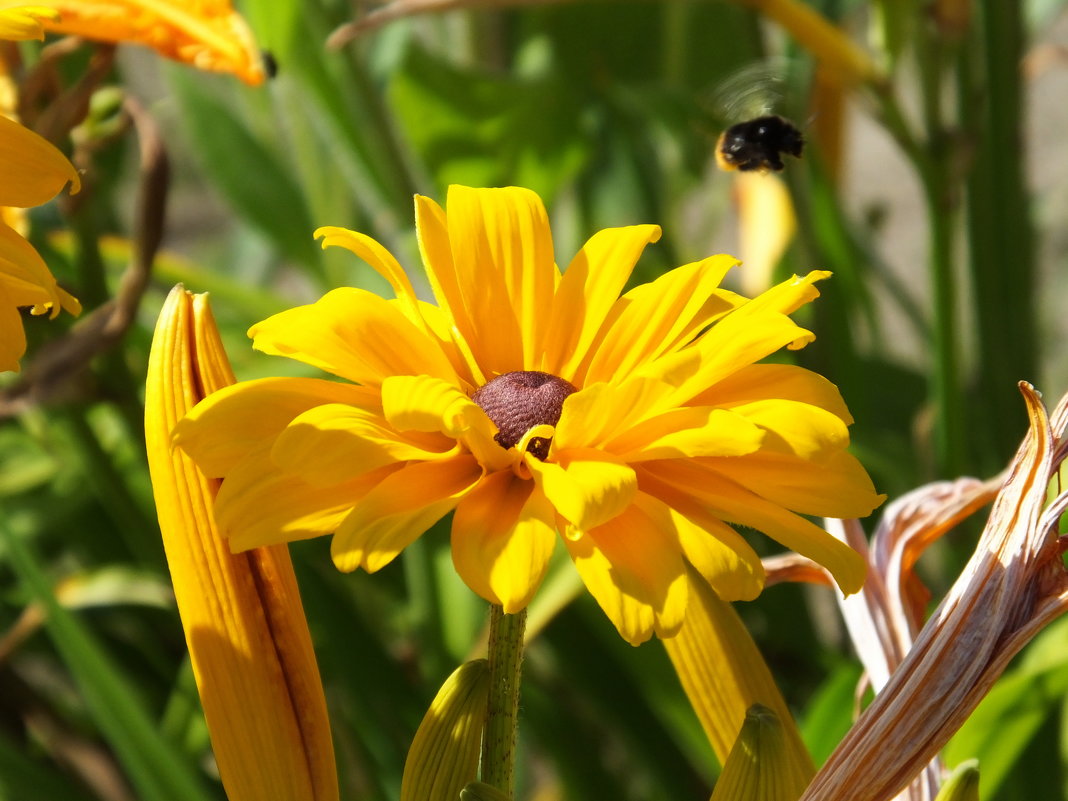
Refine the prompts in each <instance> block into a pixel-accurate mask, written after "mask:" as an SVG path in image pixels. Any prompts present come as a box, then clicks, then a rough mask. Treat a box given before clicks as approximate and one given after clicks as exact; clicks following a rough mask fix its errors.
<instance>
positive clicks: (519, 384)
mask: <svg viewBox="0 0 1068 801" xmlns="http://www.w3.org/2000/svg"><path fill="white" fill-rule="evenodd" d="M574 391H575V388H574V387H573V386H571V384H569V383H568V382H567V381H565V380H564V379H562V378H557V377H556V376H554V375H551V374H550V373H541V372H538V371H537V370H517V371H516V372H514V373H505V374H504V375H499V376H497V377H496V378H494V379H493V380H492V381H490V382H489V383H488V384H485V385H484V386H481V387H479V388H478V389H477V390H475V394H474V395H472V396H471V400H473V401H474V402H475V403H477V404H478V405H479V406H481V407H482V411H484V412H485V413H486V414H487V415H489V419H490V420H492V421H493V422H494V423H496V424H497V429H498V432H497V436H495V437H494V439H495V440H497V444H498V445H500V446H501V447H502V448H511V447H514V446H515V445H516V444H518V442H519V440H521V439H522V438H523V435H524V434H526V433H527V432H528V431H530V429H532V428H534V427H535V426H540V425H551V426H555V425H556V424H557V423H558V422H560V412H561V411H562V410H563V408H564V399H565V398H567V396H568V395H570V394H571V393H572V392H574ZM550 442H552V438H551V437H532V438H531V440H530V442H529V443H528V444H527V450H528V451H529V452H530V453H532V454H534V455H535V456H536V457H538V458H539V459H541V460H542V461H544V460H545V458H546V457H547V456H548V455H549V443H550Z"/></svg>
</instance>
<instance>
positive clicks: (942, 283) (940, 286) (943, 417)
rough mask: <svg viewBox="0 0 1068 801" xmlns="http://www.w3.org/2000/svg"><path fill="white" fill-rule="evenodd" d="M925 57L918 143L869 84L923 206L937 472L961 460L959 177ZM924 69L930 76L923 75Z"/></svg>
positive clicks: (937, 86)
mask: <svg viewBox="0 0 1068 801" xmlns="http://www.w3.org/2000/svg"><path fill="white" fill-rule="evenodd" d="M921 53H922V55H924V56H926V63H925V79H924V82H923V94H924V98H923V99H924V107H923V111H924V128H925V130H926V140H925V141H923V142H921V141H920V140H919V139H918V138H917V137H916V135H915V134H914V133H912V131H911V130H910V128H909V125H908V123H907V122H906V120H905V116H904V114H903V113H902V112H901V107H900V105H899V104H898V102H897V98H896V97H895V95H894V93H893V91H892V89H891V88H890V87H889V86H880V87H873V90H874V96H875V98H876V100H877V102H878V103H879V110H880V113H881V116H882V120H883V123H884V124H885V125H886V128H887V130H888V131H890V133H891V135H892V136H893V137H894V139H895V140H896V141H897V143H898V145H899V146H900V147H901V149H902V151H904V153H905V155H906V156H908V158H909V160H910V161H911V162H912V163H913V166H914V167H915V168H916V173H917V175H918V177H919V179H920V183H921V184H922V186H923V194H924V201H925V203H926V206H927V219H928V224H929V225H930V231H929V233H928V248H927V252H928V270H929V272H930V280H931V293H932V295H933V300H934V309H933V312H932V313H933V315H934V324H933V326H932V332H933V340H934V341H933V350H934V357H933V358H934V365H933V376H932V379H931V395H932V398H933V401H934V405H935V424H934V429H935V432H934V439H935V463H936V470H937V472H938V473H939V474H940V475H957V474H959V473H960V472H961V471H962V470H963V463H964V458H965V441H964V430H965V427H964V420H963V418H962V413H963V411H964V405H963V397H964V395H963V388H962V385H961V372H960V358H959V355H958V352H957V350H958V325H959V323H958V314H957V293H956V291H955V289H954V280H953V226H954V223H955V221H956V219H957V209H958V206H959V197H960V186H959V181H957V180H956V178H955V176H954V175H953V174H952V172H951V170H950V161H951V159H950V158H949V153H948V143H947V134H946V131H945V125H944V122H943V120H942V108H941V104H940V102H939V100H938V97H937V96H938V95H939V94H940V93H941V87H942V75H943V73H944V57H943V54H942V53H941V52H940V51H939V50H938V49H937V48H928V49H927V51H921ZM928 72H930V73H931V74H927V73H928Z"/></svg>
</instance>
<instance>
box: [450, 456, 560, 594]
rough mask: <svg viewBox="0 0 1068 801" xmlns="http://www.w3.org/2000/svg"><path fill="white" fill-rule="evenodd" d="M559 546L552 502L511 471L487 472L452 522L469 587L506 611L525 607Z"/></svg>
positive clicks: (455, 553)
mask: <svg viewBox="0 0 1068 801" xmlns="http://www.w3.org/2000/svg"><path fill="white" fill-rule="evenodd" d="M555 544H556V518H555V514H554V511H553V507H552V505H551V504H550V503H549V502H548V501H547V500H546V499H545V496H544V495H542V493H541V492H540V491H538V490H536V489H535V487H534V482H532V481H525V480H522V479H519V478H517V477H516V476H515V474H514V473H512V471H510V470H505V471H501V472H499V473H493V474H492V475H489V476H487V477H486V478H485V479H484V480H483V481H482V482H480V483H479V485H478V487H477V488H476V489H475V490H473V491H472V492H471V493H470V494H469V495H468V496H467V497H465V498H464V499H463V500H462V501H460V505H459V506H457V507H456V513H455V515H454V516H453V520H452V561H453V564H454V565H455V566H456V572H457V573H459V574H460V577H461V578H462V579H463V580H464V581H465V582H466V583H467V586H468V587H470V588H471V589H472V590H474V591H475V592H476V593H478V594H479V595H481V596H482V597H483V598H485V599H486V600H487V601H489V602H490V603H495V604H499V605H500V606H502V607H503V608H504V612H505V614H509V615H510V614H515V613H516V612H518V611H519V610H520V609H522V608H524V607H525V606H526V605H527V604H528V603H530V599H531V598H532V597H533V596H534V592H535V591H536V590H537V589H538V587H539V586H540V585H541V582H542V579H543V578H545V571H546V570H548V567H549V557H550V556H552V552H553V547H554V545H555Z"/></svg>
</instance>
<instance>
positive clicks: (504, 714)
mask: <svg viewBox="0 0 1068 801" xmlns="http://www.w3.org/2000/svg"><path fill="white" fill-rule="evenodd" d="M526 623H527V610H526V609H523V610H521V611H519V612H517V613H516V614H514V615H506V614H505V613H504V609H502V608H501V607H500V606H498V605H497V604H494V605H493V606H491V607H490V627H489V671H490V691H489V703H488V704H487V706H486V729H485V731H484V732H483V735H482V781H483V782H485V783H486V784H489V785H492V786H493V787H496V788H497V789H498V790H500V791H501V792H503V793H505V794H507V795H508V796H511V795H513V792H514V779H513V773H514V770H513V769H514V767H515V741H516V719H517V717H518V714H519V666H520V664H521V663H522V661H523V630H524V629H525V628H526Z"/></svg>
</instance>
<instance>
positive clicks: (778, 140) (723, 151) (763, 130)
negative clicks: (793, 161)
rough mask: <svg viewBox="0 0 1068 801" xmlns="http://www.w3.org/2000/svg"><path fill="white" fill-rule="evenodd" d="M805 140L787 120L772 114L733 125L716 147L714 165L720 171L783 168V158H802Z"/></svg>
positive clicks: (721, 137) (776, 169)
mask: <svg viewBox="0 0 1068 801" xmlns="http://www.w3.org/2000/svg"><path fill="white" fill-rule="evenodd" d="M804 144H805V139H804V137H803V136H802V135H801V131H799V130H798V129H797V126H796V125H794V124H793V123H792V122H790V121H789V120H787V119H785V118H783V117H779V116H778V115H775V114H769V115H767V116H764V117H757V118H756V119H752V120H747V121H746V122H739V123H738V124H737V125H732V126H731V127H730V128H728V129H727V130H726V131H724V132H723V134H722V135H721V136H720V137H719V141H718V142H717V143H716V163H717V164H718V165H719V167H720V169H723V170H742V171H743V172H749V171H752V170H761V171H767V170H775V171H776V172H778V171H779V170H781V169H782V168H783V166H784V165H783V162H782V154H783V153H786V154H789V155H791V156H794V157H795V158H800V157H801V150H802V148H803V147H804Z"/></svg>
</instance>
